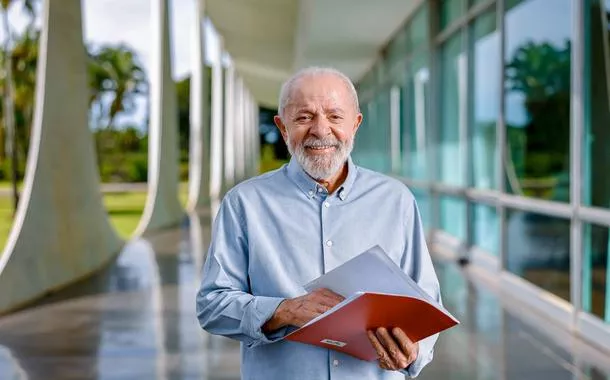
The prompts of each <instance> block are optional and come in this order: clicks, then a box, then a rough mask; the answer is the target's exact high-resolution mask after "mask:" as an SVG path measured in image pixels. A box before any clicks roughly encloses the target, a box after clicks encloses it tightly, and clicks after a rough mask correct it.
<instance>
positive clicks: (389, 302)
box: [286, 293, 459, 361]
mask: <svg viewBox="0 0 610 380" xmlns="http://www.w3.org/2000/svg"><path fill="white" fill-rule="evenodd" d="M458 323H459V322H458V321H457V320H455V319H454V318H452V317H451V316H450V315H448V314H446V313H444V312H442V311H441V310H439V309H438V308H436V307H435V306H433V305H431V304H430V303H428V302H426V301H423V300H421V299H418V298H414V297H409V296H402V295H394V294H383V293H360V294H357V295H356V296H354V297H352V298H350V299H349V300H346V301H345V302H344V303H342V304H340V305H338V306H337V307H336V308H335V309H333V310H331V311H329V312H327V314H324V315H323V316H322V317H321V318H319V319H316V320H314V321H312V322H310V323H309V324H307V325H305V326H303V327H302V328H300V329H298V330H296V331H294V332H292V333H291V334H289V335H287V336H286V339H287V340H291V341H295V342H301V343H306V344H312V345H316V346H320V347H324V348H330V349H333V350H336V351H340V352H344V353H346V354H349V355H351V356H354V357H356V358H358V359H362V360H366V361H372V360H376V359H377V357H378V356H377V352H376V351H375V349H374V348H373V346H372V345H371V343H370V341H369V339H368V336H367V330H372V331H375V330H376V329H377V328H378V327H385V328H387V329H388V331H390V332H391V329H392V328H394V327H399V328H401V329H402V330H403V331H404V332H405V333H406V335H407V336H408V337H409V339H411V340H412V341H413V342H417V341H419V340H421V339H424V338H426V337H429V336H431V335H434V334H436V333H438V332H441V331H443V330H446V329H448V328H450V327H453V326H455V325H456V324H458Z"/></svg>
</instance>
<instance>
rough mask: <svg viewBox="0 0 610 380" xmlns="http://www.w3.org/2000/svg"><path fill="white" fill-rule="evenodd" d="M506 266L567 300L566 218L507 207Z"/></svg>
mask: <svg viewBox="0 0 610 380" xmlns="http://www.w3.org/2000/svg"><path fill="white" fill-rule="evenodd" d="M506 218H507V233H508V236H507V254H508V256H507V263H506V268H507V269H508V270H509V271H510V272H512V273H514V274H516V275H517V276H519V277H522V278H523V279H525V280H527V281H529V282H531V283H533V284H534V285H537V286H539V287H541V288H542V289H545V290H547V291H549V292H550V293H553V294H555V295H556V296H559V297H561V298H563V299H565V300H568V301H569V300H570V221H569V220H567V219H559V218H555V217H551V216H547V215H541V214H534V213H530V212H525V211H517V210H508V212H507V213H506Z"/></svg>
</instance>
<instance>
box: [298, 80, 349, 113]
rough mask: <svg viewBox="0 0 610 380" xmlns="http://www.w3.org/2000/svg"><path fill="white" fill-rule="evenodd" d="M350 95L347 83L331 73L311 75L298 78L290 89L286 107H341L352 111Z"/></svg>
mask: <svg viewBox="0 0 610 380" xmlns="http://www.w3.org/2000/svg"><path fill="white" fill-rule="evenodd" d="M353 103H354V102H353V99H352V95H351V94H350V91H349V89H348V88H347V85H346V84H345V82H343V80H341V79H340V78H338V77H336V76H333V75H312V76H305V77H303V78H299V79H298V80H296V81H295V82H294V84H293V85H292V87H291V89H290V95H289V101H288V103H287V104H286V109H287V110H288V111H290V112H296V111H297V110H298V109H302V108H315V109H342V110H343V111H346V112H347V111H354V110H353V108H354V105H353Z"/></svg>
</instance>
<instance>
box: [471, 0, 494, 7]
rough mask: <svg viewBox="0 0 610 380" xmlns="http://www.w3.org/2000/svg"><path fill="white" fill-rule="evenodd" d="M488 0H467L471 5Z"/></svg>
mask: <svg viewBox="0 0 610 380" xmlns="http://www.w3.org/2000/svg"><path fill="white" fill-rule="evenodd" d="M488 1H489V0H469V1H468V3H469V4H470V6H471V7H473V6H475V5H477V4H480V3H486V2H488Z"/></svg>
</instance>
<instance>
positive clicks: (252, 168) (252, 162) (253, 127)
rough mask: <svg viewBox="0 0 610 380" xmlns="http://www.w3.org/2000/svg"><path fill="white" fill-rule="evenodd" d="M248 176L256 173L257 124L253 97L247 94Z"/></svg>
mask: <svg viewBox="0 0 610 380" xmlns="http://www.w3.org/2000/svg"><path fill="white" fill-rule="evenodd" d="M248 125H249V127H248V130H249V133H248V175H249V176H250V177H253V176H255V175H256V174H257V173H256V157H255V146H254V144H255V140H256V137H257V136H258V124H257V123H256V121H255V120H254V97H253V96H252V94H251V93H250V92H248Z"/></svg>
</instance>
